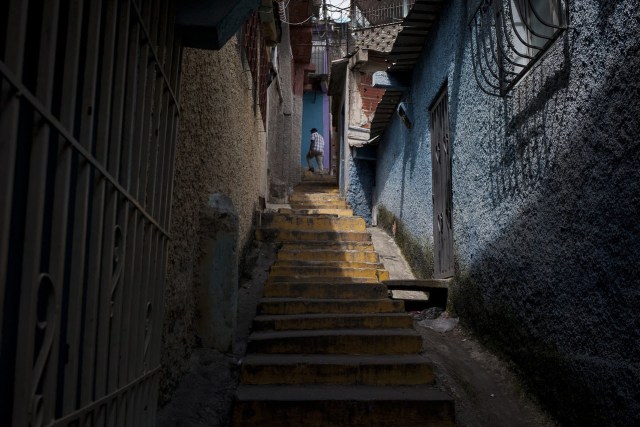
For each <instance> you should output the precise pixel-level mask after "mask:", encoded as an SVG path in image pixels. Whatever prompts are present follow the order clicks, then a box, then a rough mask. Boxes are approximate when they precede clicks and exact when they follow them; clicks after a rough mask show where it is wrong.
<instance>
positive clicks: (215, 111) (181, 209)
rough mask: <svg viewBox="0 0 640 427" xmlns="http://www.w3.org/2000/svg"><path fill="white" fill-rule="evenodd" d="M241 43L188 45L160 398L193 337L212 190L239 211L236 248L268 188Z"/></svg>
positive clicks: (263, 150) (245, 238)
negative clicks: (203, 237)
mask: <svg viewBox="0 0 640 427" xmlns="http://www.w3.org/2000/svg"><path fill="white" fill-rule="evenodd" d="M241 49H242V48H241V46H240V45H239V43H238V41H237V39H236V38H235V37H234V38H233V39H231V40H230V41H229V42H228V43H227V44H226V45H225V46H224V47H223V48H222V49H221V50H220V51H215V52H212V51H202V50H196V49H185V51H184V54H183V63H182V81H181V93H180V97H181V117H180V128H179V134H178V143H177V144H178V145H177V150H176V170H175V181H174V194H173V204H172V210H171V215H172V216H171V235H172V240H171V244H170V247H169V260H168V266H167V285H166V291H165V317H164V326H163V328H164V329H163V350H162V351H163V353H162V366H163V371H162V383H161V402H162V401H165V400H166V399H167V397H168V396H169V394H170V393H171V391H172V389H173V388H174V387H175V385H176V383H177V381H178V379H179V378H180V376H181V375H182V372H183V370H184V368H185V367H186V364H187V361H188V359H189V356H190V354H191V351H192V349H193V347H194V346H196V345H197V344H198V343H197V342H196V335H195V331H194V319H195V316H197V313H196V310H195V302H194V293H193V290H194V280H195V279H197V277H196V271H197V262H198V257H199V256H200V249H199V247H200V245H199V243H200V236H201V235H202V230H201V218H202V214H203V211H204V207H205V205H206V201H207V198H208V196H209V195H210V194H212V193H215V192H221V193H223V194H225V195H227V196H229V197H230V198H231V200H232V201H233V204H234V206H235V209H236V211H237V213H238V216H239V245H238V247H239V248H241V249H242V248H244V247H246V245H247V243H248V242H250V239H251V234H252V226H253V218H254V212H255V209H256V207H257V206H258V198H259V197H260V196H262V197H264V196H265V191H266V141H265V134H264V128H263V123H262V119H261V115H260V111H259V108H258V107H257V104H256V103H255V102H254V99H253V91H252V87H251V85H252V84H251V74H250V71H249V69H248V65H246V63H245V62H243V59H242V58H243V56H242V53H241Z"/></svg>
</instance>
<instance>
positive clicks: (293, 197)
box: [289, 191, 344, 202]
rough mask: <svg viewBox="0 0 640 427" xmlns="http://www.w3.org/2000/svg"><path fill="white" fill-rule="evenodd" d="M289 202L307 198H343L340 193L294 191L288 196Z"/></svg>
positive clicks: (313, 199) (314, 199)
mask: <svg viewBox="0 0 640 427" xmlns="http://www.w3.org/2000/svg"><path fill="white" fill-rule="evenodd" d="M289 200H290V201H291V202H296V201H307V200H312V201H316V200H344V198H343V197H342V195H341V194H340V193H326V192H299V191H294V192H293V194H291V197H290V198H289Z"/></svg>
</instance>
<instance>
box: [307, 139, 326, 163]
mask: <svg viewBox="0 0 640 427" xmlns="http://www.w3.org/2000/svg"><path fill="white" fill-rule="evenodd" d="M323 154H324V138H323V137H322V135H320V134H319V133H318V129H316V128H312V129H311V145H310V146H309V152H308V153H307V164H308V165H309V170H310V171H311V172H313V166H311V158H312V157H315V159H316V162H317V163H318V170H319V171H320V173H322V171H323V167H322V155H323Z"/></svg>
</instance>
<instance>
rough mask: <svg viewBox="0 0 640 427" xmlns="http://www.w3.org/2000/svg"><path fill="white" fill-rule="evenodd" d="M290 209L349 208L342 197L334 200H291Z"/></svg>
mask: <svg viewBox="0 0 640 427" xmlns="http://www.w3.org/2000/svg"><path fill="white" fill-rule="evenodd" d="M290 205H291V208H292V209H319V208H325V209H327V208H334V209H349V208H350V206H349V204H348V203H347V202H346V201H344V200H342V199H334V200H293V201H291V202H290Z"/></svg>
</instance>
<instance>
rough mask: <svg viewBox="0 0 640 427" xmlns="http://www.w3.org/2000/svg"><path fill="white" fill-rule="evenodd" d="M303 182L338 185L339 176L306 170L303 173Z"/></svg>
mask: <svg viewBox="0 0 640 427" xmlns="http://www.w3.org/2000/svg"><path fill="white" fill-rule="evenodd" d="M302 182H303V183H304V184H309V183H313V184H324V185H333V186H337V185H338V178H337V177H335V176H333V175H326V174H320V173H313V172H311V171H304V172H303V173H302Z"/></svg>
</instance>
